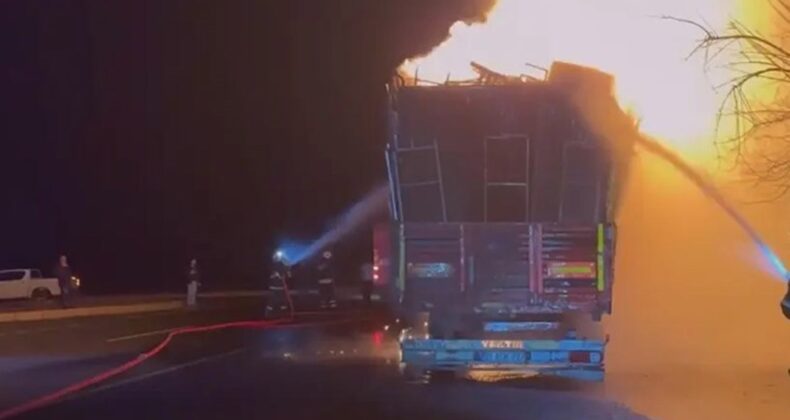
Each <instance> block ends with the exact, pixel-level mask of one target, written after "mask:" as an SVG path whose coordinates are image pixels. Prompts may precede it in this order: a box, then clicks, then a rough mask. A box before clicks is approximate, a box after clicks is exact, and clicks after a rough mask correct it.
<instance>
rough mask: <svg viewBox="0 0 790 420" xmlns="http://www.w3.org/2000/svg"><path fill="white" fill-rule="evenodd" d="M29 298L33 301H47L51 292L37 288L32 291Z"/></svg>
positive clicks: (50, 296)
mask: <svg viewBox="0 0 790 420" xmlns="http://www.w3.org/2000/svg"><path fill="white" fill-rule="evenodd" d="M30 297H31V298H33V299H34V300H49V299H51V298H52V292H50V291H49V289H44V288H38V289H35V290H33V293H31V295H30Z"/></svg>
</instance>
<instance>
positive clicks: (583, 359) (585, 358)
mask: <svg viewBox="0 0 790 420" xmlns="http://www.w3.org/2000/svg"><path fill="white" fill-rule="evenodd" d="M568 359H569V361H570V362H571V363H590V352H589V351H572V352H571V353H570V355H569V356H568Z"/></svg>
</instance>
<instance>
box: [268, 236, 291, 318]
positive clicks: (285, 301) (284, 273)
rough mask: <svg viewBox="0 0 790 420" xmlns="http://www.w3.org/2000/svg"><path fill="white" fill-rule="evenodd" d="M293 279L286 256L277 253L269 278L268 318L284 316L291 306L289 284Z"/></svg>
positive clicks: (273, 258) (273, 259)
mask: <svg viewBox="0 0 790 420" xmlns="http://www.w3.org/2000/svg"><path fill="white" fill-rule="evenodd" d="M290 279H291V267H289V266H288V264H287V263H286V262H285V256H284V255H283V254H282V252H280V251H277V252H275V253H274V256H273V257H272V273H271V275H270V276H269V291H270V292H271V295H270V296H269V301H268V302H267V304H266V314H265V317H266V318H272V317H278V316H283V315H285V314H286V313H287V312H288V309H289V308H290V306H291V300H290V296H289V291H288V282H289V281H290Z"/></svg>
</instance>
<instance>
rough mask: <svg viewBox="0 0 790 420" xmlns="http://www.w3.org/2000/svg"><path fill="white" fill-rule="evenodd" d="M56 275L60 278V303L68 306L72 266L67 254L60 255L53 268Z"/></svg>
mask: <svg viewBox="0 0 790 420" xmlns="http://www.w3.org/2000/svg"><path fill="white" fill-rule="evenodd" d="M52 271H53V274H54V275H55V277H57V279H58V286H59V287H60V305H61V306H62V307H64V308H67V307H68V302H69V294H70V293H71V275H72V273H71V267H69V259H68V257H66V256H65V255H61V256H60V257H58V263H57V264H56V265H55V268H54V269H53V270H52Z"/></svg>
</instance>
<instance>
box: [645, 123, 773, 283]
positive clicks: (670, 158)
mask: <svg viewBox="0 0 790 420" xmlns="http://www.w3.org/2000/svg"><path fill="white" fill-rule="evenodd" d="M636 144H638V145H639V146H641V147H642V148H643V149H644V150H645V151H647V152H649V153H651V154H653V155H655V156H657V157H659V158H661V159H663V160H664V161H666V162H668V163H669V164H671V165H672V166H673V167H674V168H675V169H677V170H678V171H680V172H681V173H682V174H683V175H684V176H685V177H686V178H688V179H689V181H691V182H692V183H694V185H696V186H697V187H698V188H699V189H700V190H702V192H703V193H704V194H705V195H706V196H707V197H708V198H710V199H711V200H713V201H714V202H715V203H716V204H717V205H718V206H719V207H720V208H721V209H722V210H724V212H725V213H727V215H728V216H729V217H730V218H731V219H732V220H733V221H734V222H735V223H737V224H738V226H740V227H741V229H743V231H744V232H746V234H747V235H749V238H750V239H751V240H752V242H754V244H755V245H756V246H757V248H758V249H759V250H760V252H761V253H762V254H763V255H764V256H765V258H766V259H767V260H768V262H769V263H770V264H771V266H772V267H773V268H774V270H776V272H777V274H778V275H779V276H780V277H781V278H782V279H783V280H784V279H786V278H787V276H788V271H787V268H786V267H785V266H784V264H783V263H782V261H781V260H780V259H779V257H778V256H777V255H776V253H775V252H774V251H773V250H772V249H771V247H769V246H768V244H767V243H766V242H765V241H764V240H763V239H762V237H760V235H759V234H758V233H757V231H756V230H755V229H754V228H753V227H752V226H751V225H750V224H749V222H748V221H746V219H745V218H744V217H743V216H742V215H741V214H740V213H738V212H737V211H735V209H734V208H733V206H732V205H731V204H730V203H729V202H728V201H727V199H726V198H725V197H724V195H723V194H722V193H721V192H720V191H719V190H718V188H716V187H715V186H714V185H713V184H712V183H710V182H709V181H708V180H706V179H705V178H704V177H702V175H700V174H699V173H697V171H695V170H694V169H693V168H692V167H691V166H690V165H689V164H687V163H686V162H685V161H684V160H683V159H682V158H681V157H680V156H678V155H677V154H675V153H674V152H673V151H671V150H669V149H668V148H666V147H665V146H663V145H661V144H660V143H658V142H656V141H652V140H649V139H647V138H644V137H642V138H640V139H639V140H637V142H636Z"/></svg>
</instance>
